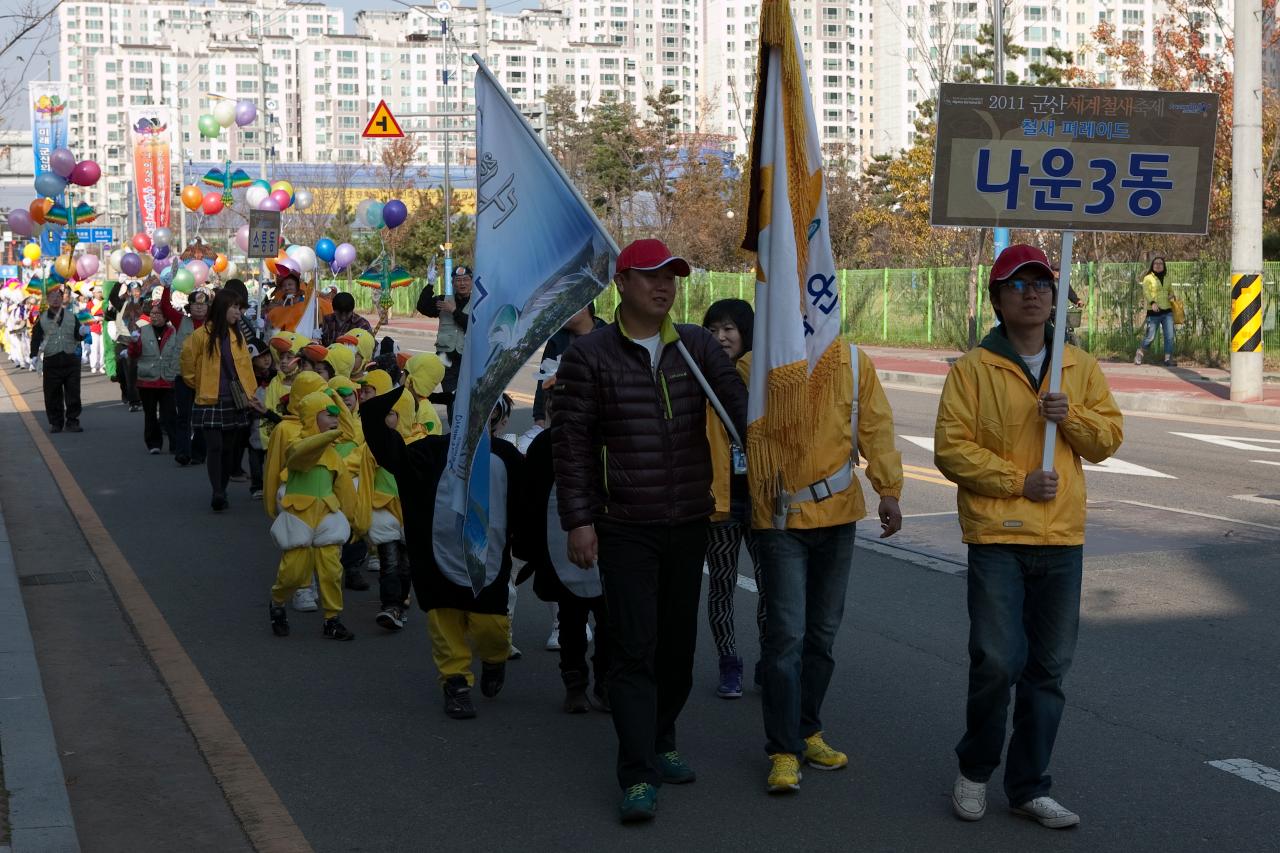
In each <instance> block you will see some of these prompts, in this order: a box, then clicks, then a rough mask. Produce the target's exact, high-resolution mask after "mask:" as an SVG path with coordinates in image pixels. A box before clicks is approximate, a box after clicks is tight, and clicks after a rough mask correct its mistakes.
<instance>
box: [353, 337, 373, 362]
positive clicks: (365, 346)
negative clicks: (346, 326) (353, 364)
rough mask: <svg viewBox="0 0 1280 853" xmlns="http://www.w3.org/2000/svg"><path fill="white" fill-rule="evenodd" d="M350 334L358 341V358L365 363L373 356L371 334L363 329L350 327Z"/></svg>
mask: <svg viewBox="0 0 1280 853" xmlns="http://www.w3.org/2000/svg"><path fill="white" fill-rule="evenodd" d="M350 334H351V336H352V337H354V338H355V339H356V341H357V342H358V343H357V344H356V352H358V353H360V358H361V359H362V360H363V361H364V362H365V363H366V364H367V363H368V362H369V359H371V358H373V348H374V346H375V342H374V340H373V335H371V334H369V333H368V332H366V331H365V330H364V329H352V330H351V332H350Z"/></svg>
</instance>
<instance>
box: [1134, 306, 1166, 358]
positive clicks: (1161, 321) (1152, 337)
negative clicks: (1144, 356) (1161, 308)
mask: <svg viewBox="0 0 1280 853" xmlns="http://www.w3.org/2000/svg"><path fill="white" fill-rule="evenodd" d="M1156 329H1160V330H1161V331H1162V333H1163V334H1164V357H1165V358H1172V357H1173V312H1172V311H1166V312H1164V313H1163V314H1156V315H1154V316H1153V315H1151V314H1148V315H1147V333H1146V334H1145V335H1143V336H1142V348H1143V349H1144V350H1145V349H1147V348H1148V347H1150V346H1151V345H1152V344H1153V343H1155V342H1156Z"/></svg>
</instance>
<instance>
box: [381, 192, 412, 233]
mask: <svg viewBox="0 0 1280 853" xmlns="http://www.w3.org/2000/svg"><path fill="white" fill-rule="evenodd" d="M408 218H409V208H407V207H405V206H404V202H402V201H401V200H400V199H398V198H393V199H391V201H389V202H387V203H386V204H384V205H383V206H382V221H383V222H385V223H386V225H387V227H388V228H399V227H400V226H401V225H403V224H404V221H405V220H406V219H408Z"/></svg>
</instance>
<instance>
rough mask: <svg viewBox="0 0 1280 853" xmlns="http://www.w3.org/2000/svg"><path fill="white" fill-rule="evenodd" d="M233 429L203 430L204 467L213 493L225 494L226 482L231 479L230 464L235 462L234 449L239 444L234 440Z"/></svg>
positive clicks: (224, 495)
mask: <svg viewBox="0 0 1280 853" xmlns="http://www.w3.org/2000/svg"><path fill="white" fill-rule="evenodd" d="M237 432H239V428H238V427H237V428H235V429H206V430H204V446H205V450H206V451H207V453H208V456H206V457H205V469H206V470H207V471H208V472H209V485H210V486H212V487H213V493H214V495H222V496H223V497H226V495H227V483H229V482H230V481H231V466H232V465H233V464H234V463H235V453H236V449H237V448H238V447H239V446H240V445H239V443H238V442H237V440H236V433H237Z"/></svg>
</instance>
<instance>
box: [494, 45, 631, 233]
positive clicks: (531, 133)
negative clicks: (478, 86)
mask: <svg viewBox="0 0 1280 853" xmlns="http://www.w3.org/2000/svg"><path fill="white" fill-rule="evenodd" d="M471 58H472V59H473V60H474V61H475V63H476V67H477V68H479V69H480V71H481V72H482V73H483V74H484V75H485V76H486V77H488V78H489V80H490V81H491V82H492V83H493V88H495V89H497V90H498V93H499V94H500V95H502V99H503V100H504V101H506V102H507V106H509V107H511V111H512V112H513V113H515V114H516V115H518V116H520V125H521V127H523V128H524V129H525V132H527V133H528V134H529V136H531V137H533V141H534V144H535V145H537V146H538V148H540V149H541V150H542V153H543V154H544V155H546V158H547V159H548V160H549V161H551V166H552V168H554V169H555V170H556V173H557V174H559V175H560V179H561V180H563V181H564V183H565V186H567V187H568V188H569V190H570V192H572V193H573V197H574V198H576V199H577V200H578V203H579V204H581V205H582V209H583V210H585V211H586V212H587V215H588V216H590V217H591V221H592V222H594V223H595V226H596V228H597V229H599V231H600V233H601V234H603V235H604V237H605V239H606V240H608V241H609V248H610V249H612V250H613V253H614V254H615V255H620V254H622V250H621V249H619V248H618V244H617V243H615V242H614V241H613V235H612V234H610V233H609V229H608V228H605V227H604V223H603V222H601V221H600V217H598V216H596V212H595V211H594V210H592V208H591V205H589V204H587V200H586V199H585V198H583V197H582V193H580V192H578V188H577V187H576V186H575V185H574V183H573V181H572V180H570V178H569V175H568V173H567V172H565V170H564V167H563V166H561V165H560V161H559V160H557V159H556V157H555V155H554V154H552V153H551V149H550V148H548V147H547V143H545V142H543V140H542V137H541V136H539V135H538V132H537V131H536V130H534V129H533V127H532V126H530V124H529V120H528V119H526V118H525V117H524V112H523V111H522V110H521V109H520V108H519V107H518V106H516V102H515V101H513V100H511V96H510V95H509V94H507V90H506V88H505V87H504V86H503V85H502V83H500V82H499V81H498V78H497V77H495V76H493V72H492V71H490V70H489V66H488V65H485V62H484V59H482V58H481V57H480V54H479V53H472V54H471ZM476 130H477V133H478V131H479V123H478V122H477V128H476ZM479 145H480V139H479V137H478V136H477V138H476V147H477V149H479ZM479 188H480V176H479V174H477V175H476V193H477V196H478V194H479V191H480V189H479Z"/></svg>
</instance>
